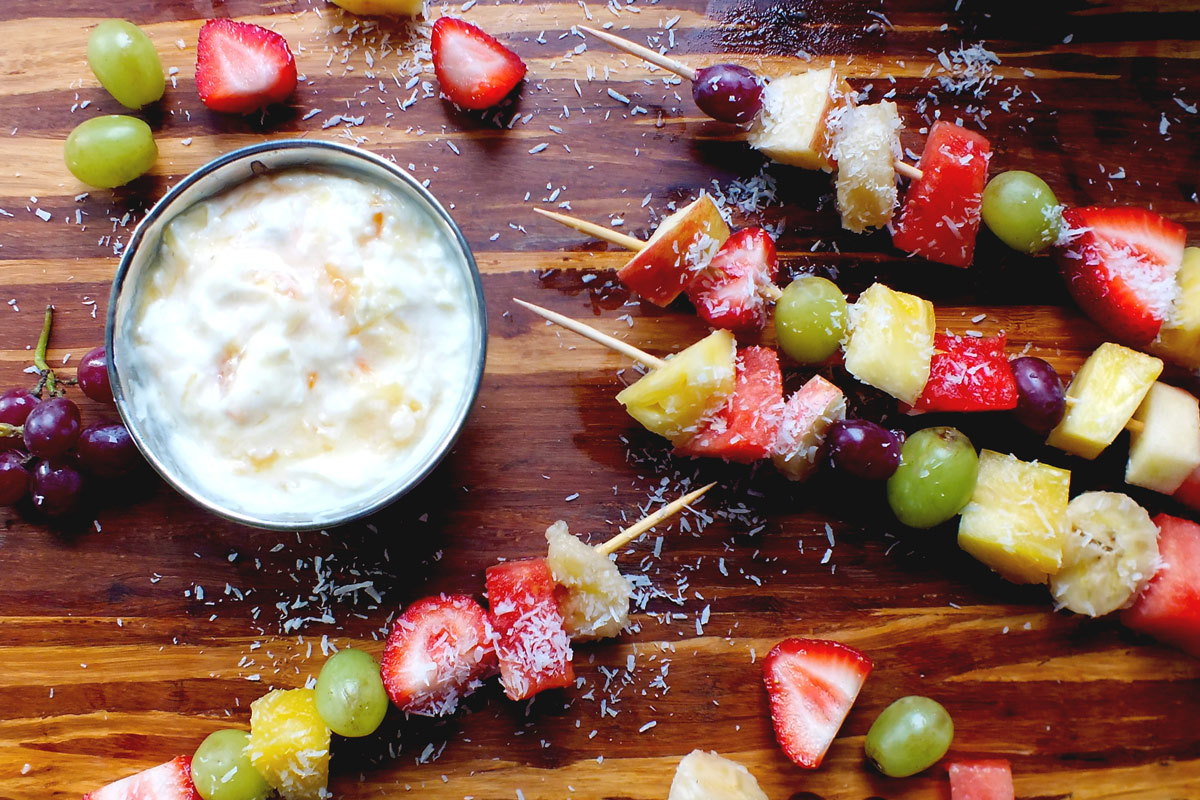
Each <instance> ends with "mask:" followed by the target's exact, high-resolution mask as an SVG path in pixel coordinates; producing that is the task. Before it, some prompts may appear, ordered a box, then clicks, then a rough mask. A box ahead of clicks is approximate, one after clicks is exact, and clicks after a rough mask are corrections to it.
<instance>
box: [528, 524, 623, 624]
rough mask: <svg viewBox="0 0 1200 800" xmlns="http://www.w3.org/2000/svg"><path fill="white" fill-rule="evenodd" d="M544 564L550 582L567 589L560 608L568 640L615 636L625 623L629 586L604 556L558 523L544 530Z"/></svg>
mask: <svg viewBox="0 0 1200 800" xmlns="http://www.w3.org/2000/svg"><path fill="white" fill-rule="evenodd" d="M546 542H547V543H549V545H550V550H549V554H548V555H547V556H546V563H548V564H549V565H550V572H551V573H552V574H553V575H554V580H555V581H556V582H557V583H558V584H559V585H560V586H562V587H564V588H565V589H566V590H567V598H566V600H565V601H564V602H563V603H561V604H560V609H561V610H562V614H563V617H564V619H565V620H566V629H567V633H569V634H570V635H571V638H572V639H603V638H606V637H609V636H617V635H618V634H620V632H621V631H622V630H623V629H624V628H625V626H626V625H628V624H629V600H630V598H631V597H633V586H632V584H630V583H629V581H627V580H626V579H625V576H624V575H622V574H621V572H620V570H618V569H617V565H616V564H614V563H613V562H612V560H611V559H609V557H608V556H606V555H602V554H601V553H597V552H596V549H595V548H594V547H589V546H588V545H586V544H584V543H583V542H581V541H579V539H577V538H576V537H575V536H573V535H571V531H570V530H569V529H568V528H567V523H565V522H563V521H562V520H559V521H558V522H556V523H554V524H553V525H551V526H550V527H549V528H547V529H546Z"/></svg>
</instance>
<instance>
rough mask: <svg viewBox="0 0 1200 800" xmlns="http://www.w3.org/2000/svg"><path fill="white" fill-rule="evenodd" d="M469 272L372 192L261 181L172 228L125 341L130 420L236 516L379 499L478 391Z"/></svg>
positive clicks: (338, 179) (411, 214) (390, 201)
mask: <svg viewBox="0 0 1200 800" xmlns="http://www.w3.org/2000/svg"><path fill="white" fill-rule="evenodd" d="M461 260H462V256H461V255H460V254H459V253H458V252H457V251H456V250H455V248H454V244H453V242H452V241H451V240H450V239H449V238H448V237H447V236H446V235H445V234H444V233H443V231H442V229H441V228H440V227H439V226H438V225H437V224H436V222H435V220H434V219H433V218H432V217H431V215H430V213H429V212H428V211H427V210H426V209H425V208H423V207H421V206H420V205H418V204H417V203H416V202H414V201H413V200H412V199H410V198H407V197H403V196H400V195H398V194H397V193H395V192H393V191H391V190H389V189H388V188H386V187H384V186H382V185H379V184H376V183H374V182H372V181H370V180H368V179H366V178H359V177H355V176H351V175H348V174H340V173H337V172H332V171H331V172H324V171H320V170H316V169H309V168H296V169H292V170H287V171H283V172H280V173H275V174H268V175H260V176H256V177H253V178H251V179H250V180H248V181H246V182H245V183H242V184H240V185H237V186H235V187H233V188H231V189H229V190H227V191H225V192H223V193H221V194H219V195H217V196H214V197H211V198H209V199H206V200H203V201H201V202H199V203H197V204H195V205H194V206H192V207H191V208H189V209H188V210H186V211H184V212H183V213H181V214H180V215H179V216H177V217H175V218H174V219H173V220H171V221H170V222H169V223H168V224H167V226H166V227H165V229H164V230H163V235H162V240H161V244H160V245H159V248H158V252H157V253H156V254H155V255H154V257H153V260H152V262H151V263H150V265H149V266H148V268H147V270H146V272H145V274H144V276H143V278H142V281H141V285H140V287H139V289H138V294H137V297H136V299H135V301H134V305H133V307H132V314H131V315H130V318H129V319H128V322H127V329H126V332H125V334H124V337H125V342H126V346H127V352H128V353H129V356H128V358H129V363H130V366H131V367H132V370H131V374H132V375H133V376H134V378H133V383H134V385H133V386H132V387H131V390H130V391H129V392H128V396H129V402H128V407H127V413H129V414H131V415H132V416H133V417H134V418H135V419H136V420H137V421H138V423H139V424H140V425H144V426H155V427H156V428H157V430H158V432H159V434H158V435H159V437H160V438H161V440H162V441H163V443H164V444H165V445H166V450H167V452H168V453H169V454H170V458H171V459H172V460H173V461H174V462H175V464H176V466H177V468H178V469H180V470H181V471H182V472H183V473H185V474H187V475H188V476H189V477H190V479H191V481H192V482H194V483H195V484H196V485H197V486H198V488H200V489H201V490H202V491H203V493H204V494H206V495H209V496H212V497H217V498H220V499H221V502H222V504H223V505H225V506H227V507H230V508H233V509H235V510H237V511H240V512H241V513H243V514H246V515H249V516H273V515H277V514H279V513H280V512H287V513H288V514H289V515H290V516H293V517H302V516H305V515H314V516H319V515H320V513H321V512H322V511H327V510H328V509H330V508H331V507H344V506H348V505H353V504H354V503H355V501H357V500H359V499H365V498H369V497H371V496H373V495H375V494H377V493H378V492H379V491H380V489H381V488H383V487H385V486H387V485H390V484H392V483H394V482H395V480H396V478H397V476H399V475H402V474H405V473H406V472H409V471H412V470H414V469H418V468H420V466H421V465H422V464H423V463H425V462H426V461H427V460H428V459H429V458H430V457H431V455H432V454H433V452H434V451H435V449H436V448H437V447H438V446H439V444H440V442H441V439H442V437H443V436H444V435H445V433H446V431H447V429H448V428H450V427H452V426H453V425H454V415H455V414H456V411H457V407H458V405H459V401H460V398H461V397H462V395H463V393H464V392H466V391H468V390H469V389H468V387H467V384H468V383H470V382H471V381H472V379H473V378H472V368H473V360H474V359H476V358H477V357H478V356H477V353H476V350H475V347H474V346H473V342H474V341H475V338H474V337H476V336H478V333H477V332H476V330H475V323H474V322H473V320H472V317H471V309H470V304H471V302H472V299H471V295H470V293H469V292H468V288H467V285H466V282H467V280H468V278H467V275H466V274H465V270H464V268H463V267H462V266H461Z"/></svg>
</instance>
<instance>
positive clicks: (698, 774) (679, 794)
mask: <svg viewBox="0 0 1200 800" xmlns="http://www.w3.org/2000/svg"><path fill="white" fill-rule="evenodd" d="M667 800H767V795H766V793H764V792H763V790H762V789H760V788H758V781H757V780H755V778H754V776H753V775H751V774H750V770H748V769H746V768H745V767H743V766H742V765H741V764H739V763H737V762H736V761H730V760H729V759H728V758H725V757H723V756H719V755H717V754H716V753H706V752H704V751H703V750H693V751H692V752H690V753H688V754H687V755H686V756H684V757H683V760H682V761H680V762H679V766H678V767H677V768H676V769H675V778H674V780H672V781H671V791H670V793H669V794H668V795H667Z"/></svg>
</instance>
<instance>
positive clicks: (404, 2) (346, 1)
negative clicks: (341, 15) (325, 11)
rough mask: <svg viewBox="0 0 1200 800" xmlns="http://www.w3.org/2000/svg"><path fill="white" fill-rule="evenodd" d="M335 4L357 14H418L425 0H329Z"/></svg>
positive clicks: (411, 15)
mask: <svg viewBox="0 0 1200 800" xmlns="http://www.w3.org/2000/svg"><path fill="white" fill-rule="evenodd" d="M331 2H332V3H333V4H334V5H336V6H341V7H342V8H344V9H346V10H347V11H349V12H350V13H351V14H358V15H359V16H364V17H367V16H405V17H415V16H419V15H420V14H422V13H423V12H424V11H425V0H331Z"/></svg>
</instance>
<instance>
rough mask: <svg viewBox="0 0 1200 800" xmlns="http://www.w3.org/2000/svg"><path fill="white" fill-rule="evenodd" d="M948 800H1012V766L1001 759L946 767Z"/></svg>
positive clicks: (965, 762)
mask: <svg viewBox="0 0 1200 800" xmlns="http://www.w3.org/2000/svg"><path fill="white" fill-rule="evenodd" d="M946 769H947V770H948V771H949V773H950V800H1013V798H1014V797H1015V796H1016V793H1015V792H1014V791H1013V779H1012V766H1011V765H1009V763H1008V762H1007V761H1005V760H1003V759H992V760H987V761H956V762H954V763H952V764H949V765H947V767H946Z"/></svg>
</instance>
